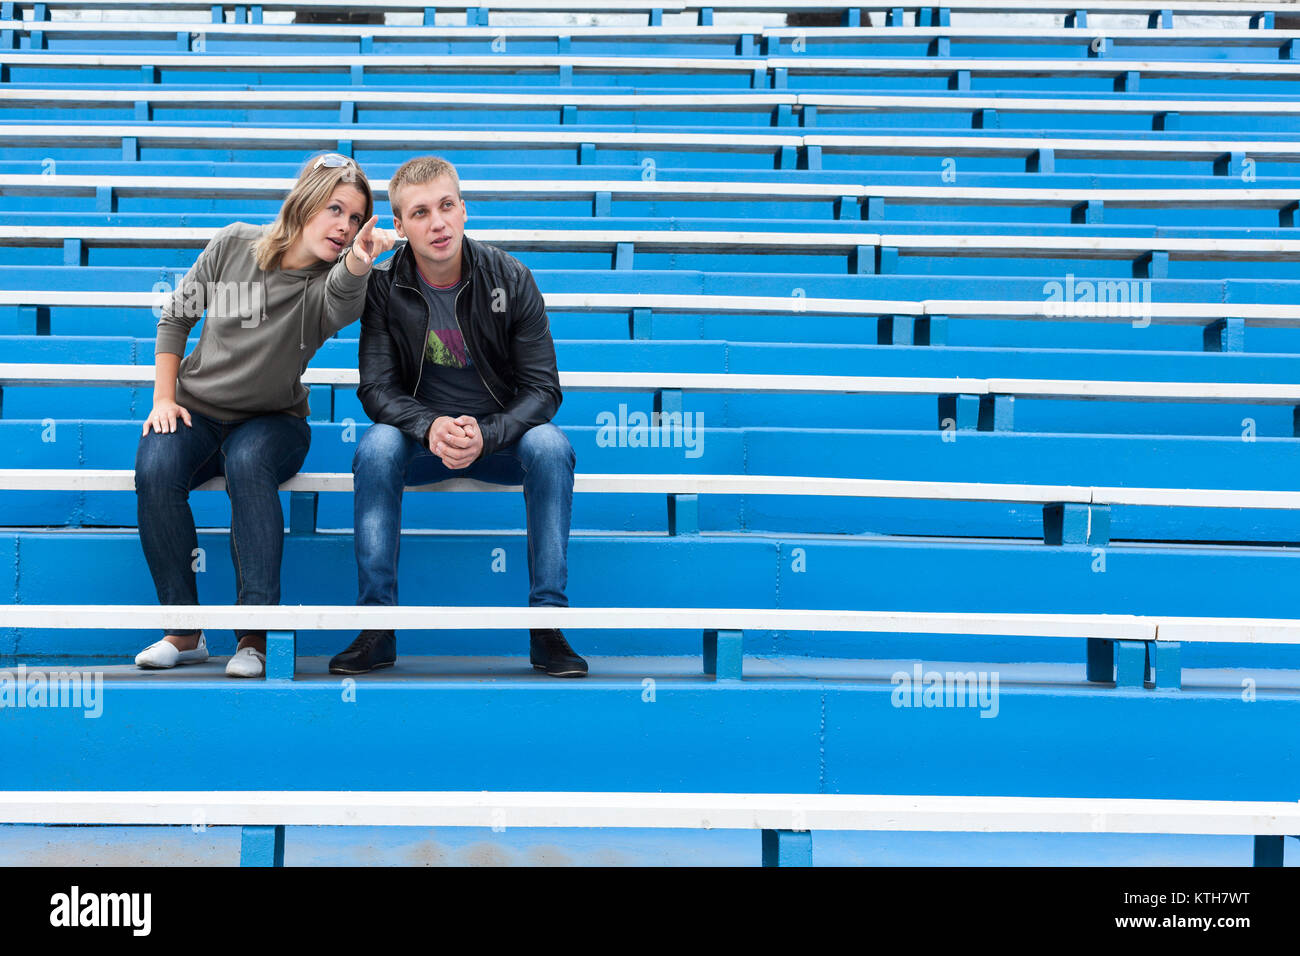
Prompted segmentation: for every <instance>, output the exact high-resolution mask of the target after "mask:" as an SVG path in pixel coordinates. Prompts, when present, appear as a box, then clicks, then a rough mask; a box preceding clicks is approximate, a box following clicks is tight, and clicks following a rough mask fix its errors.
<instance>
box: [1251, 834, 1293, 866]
mask: <svg viewBox="0 0 1300 956" xmlns="http://www.w3.org/2000/svg"><path fill="white" fill-rule="evenodd" d="M1285 854H1286V837H1282V836H1257V837H1255V860H1254V865H1255V866H1282V858H1283V856H1284V855H1285Z"/></svg>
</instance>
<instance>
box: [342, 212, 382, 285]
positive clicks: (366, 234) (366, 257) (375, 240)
mask: <svg viewBox="0 0 1300 956" xmlns="http://www.w3.org/2000/svg"><path fill="white" fill-rule="evenodd" d="M378 221H379V216H378V215H374V216H371V217H370V221H369V222H368V223H366V224H365V225H364V226H362V227H361V231H360V232H358V233H357V237H356V239H354V240H353V241H352V251H351V252H349V253H348V256H347V259H351V260H354V261H355V262H357V263H358V264H359V265H360V266H361V269H360V271H357V270H356V269H353V268H352V265H351V263H349V264H348V271H349V272H351V273H353V274H354V275H365V274H366V273H367V272H369V271H370V267H371V266H372V265H374V264H375V260H376V259H378V258H379V257H380V256H382V255H383V254H384V253H385V252H387V251H388V250H389V249H391V248H393V234H392V233H391V232H389V231H388V230H387V229H376V228H375V223H377V222H378Z"/></svg>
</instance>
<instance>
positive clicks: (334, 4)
mask: <svg viewBox="0 0 1300 956" xmlns="http://www.w3.org/2000/svg"><path fill="white" fill-rule="evenodd" d="M31 2H32V0H20V2H19V3H18V4H15V5H16V6H30V5H31ZM37 2H41V3H43V4H44V5H45V6H46V7H48V8H50V9H51V10H55V9H58V10H79V9H86V10H98V9H103V10H109V9H113V8H117V7H122V8H126V9H128V10H157V9H167V10H185V9H193V10H194V11H196V12H200V13H203V14H207V13H208V10H209V9H210V7H213V6H225V7H227V8H231V9H233V8H234V7H235V6H243V7H261V8H262V9H264V10H349V11H351V10H374V11H380V12H386V11H389V10H424V9H426V8H428V7H437V8H438V9H440V10H469V9H477V8H480V7H482V6H484V2H477V3H476V2H473V0H471V2H468V3H441V2H430V0H258V2H256V3H251V2H243V3H238V4H237V3H232V2H230V0H224V2H223V3H212V2H211V0H37ZM485 2H486V5H487V6H488V7H489V8H491V9H493V10H521V11H526V12H531V13H538V12H546V11H554V12H558V13H567V12H570V11H578V12H583V13H610V12H611V11H610V9H609V7H610V4H609V2H608V0H485ZM816 2H817V0H782V3H783V5H785V6H790V7H796V8H797V7H803V6H808V5H810V4H811V5H813V6H815V5H816ZM620 3H621V6H622V9H621V10H620V11H618V12H621V13H649V12H650V11H651V10H663V12H664V13H679V12H681V11H682V10H685V9H686V6H685V4H683V3H682V2H681V0H668V2H667V3H660V2H659V0H646V2H645V3H644V5H642V4H638V3H637V0H630V2H626V0H620ZM692 9H694V8H692ZM826 9H831V8H830V7H827V8H826ZM836 9H838V8H836ZM1260 9H1261V10H1265V9H1269V8H1268V7H1260ZM43 22H44V21H43Z"/></svg>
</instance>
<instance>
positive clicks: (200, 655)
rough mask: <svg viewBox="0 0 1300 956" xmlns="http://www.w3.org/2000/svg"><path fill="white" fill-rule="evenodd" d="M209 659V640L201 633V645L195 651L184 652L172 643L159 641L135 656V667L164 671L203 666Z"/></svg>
mask: <svg viewBox="0 0 1300 956" xmlns="http://www.w3.org/2000/svg"><path fill="white" fill-rule="evenodd" d="M207 659H208V642H207V638H205V637H204V635H203V632H202V631H199V644H198V646H197V647H196V648H194V650H192V651H182V650H180V649H178V648H177V647H176V645H175V644H172V643H171V642H170V641H158V642H157V643H154V644H150V645H149V646H148V647H146V648H145V649H144V650H142V651H141V652H140V653H139V654H137V655H135V666H136V667H143V668H145V669H147V670H164V669H166V668H168V667H175V666H176V665H177V664H202V663H203V662H204V661H206V660H207Z"/></svg>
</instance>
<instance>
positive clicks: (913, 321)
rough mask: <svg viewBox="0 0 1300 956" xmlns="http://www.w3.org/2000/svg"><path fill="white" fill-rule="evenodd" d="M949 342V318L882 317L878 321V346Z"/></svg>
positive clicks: (935, 316) (936, 316)
mask: <svg viewBox="0 0 1300 956" xmlns="http://www.w3.org/2000/svg"><path fill="white" fill-rule="evenodd" d="M947 340H948V317H947V316H943V315H922V316H916V315H882V316H880V317H879V318H878V319H876V344H877V345H943V344H944V343H945V342H947Z"/></svg>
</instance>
